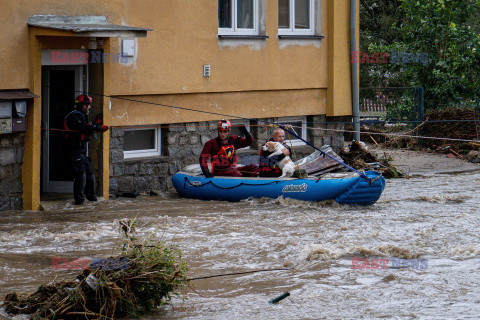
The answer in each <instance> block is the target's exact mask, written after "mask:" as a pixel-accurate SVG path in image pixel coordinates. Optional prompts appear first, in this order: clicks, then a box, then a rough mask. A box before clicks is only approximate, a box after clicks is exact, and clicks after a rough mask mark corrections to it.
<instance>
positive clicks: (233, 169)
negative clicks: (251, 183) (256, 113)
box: [200, 120, 258, 178]
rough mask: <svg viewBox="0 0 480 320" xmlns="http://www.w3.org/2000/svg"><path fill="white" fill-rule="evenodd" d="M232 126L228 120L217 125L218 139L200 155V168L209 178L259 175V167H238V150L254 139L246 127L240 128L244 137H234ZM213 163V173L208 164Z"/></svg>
mask: <svg viewBox="0 0 480 320" xmlns="http://www.w3.org/2000/svg"><path fill="white" fill-rule="evenodd" d="M231 127H232V125H231V124H230V121H228V120H221V121H220V122H219V123H218V124H217V130H218V137H216V138H215V139H212V140H210V141H208V142H207V143H205V146H204V147H203V150H202V153H201V155H200V167H201V168H202V172H203V174H204V175H205V177H207V178H212V177H213V176H233V177H242V176H243V177H255V176H257V175H258V166H257V165H254V164H252V165H248V166H244V167H240V168H239V167H237V153H236V149H240V148H245V147H248V146H250V145H251V144H252V143H253V138H252V136H251V135H250V133H249V132H248V131H247V129H246V128H245V126H244V125H241V126H239V127H238V129H239V130H240V133H241V134H242V135H244V137H240V136H236V135H232V136H230V129H231ZM209 161H210V162H211V163H212V171H213V172H210V170H209V169H208V162H209Z"/></svg>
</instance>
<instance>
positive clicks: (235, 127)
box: [230, 119, 251, 150]
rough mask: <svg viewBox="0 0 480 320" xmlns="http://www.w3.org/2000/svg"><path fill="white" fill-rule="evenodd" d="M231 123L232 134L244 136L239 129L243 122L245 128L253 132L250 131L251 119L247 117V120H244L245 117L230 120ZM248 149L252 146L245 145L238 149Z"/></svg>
mask: <svg viewBox="0 0 480 320" xmlns="http://www.w3.org/2000/svg"><path fill="white" fill-rule="evenodd" d="M230 123H231V124H232V130H231V132H230V134H232V135H237V136H242V137H243V134H242V133H240V130H238V127H239V126H240V125H242V124H243V125H244V126H245V128H247V130H248V132H250V133H251V131H250V120H248V119H245V120H243V119H236V120H230ZM246 149H250V146H248V147H245V148H240V149H238V150H246Z"/></svg>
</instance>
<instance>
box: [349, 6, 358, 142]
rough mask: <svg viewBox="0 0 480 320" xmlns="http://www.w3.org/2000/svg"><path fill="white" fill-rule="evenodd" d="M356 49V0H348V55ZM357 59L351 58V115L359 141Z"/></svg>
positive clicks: (356, 138)
mask: <svg viewBox="0 0 480 320" xmlns="http://www.w3.org/2000/svg"><path fill="white" fill-rule="evenodd" d="M354 51H357V1H356V0H350V55H351V54H352V53H353V52H354ZM357 63H358V61H356V60H353V59H352V117H353V131H354V132H353V140H357V141H360V106H359V92H358V91H359V88H358V64H357Z"/></svg>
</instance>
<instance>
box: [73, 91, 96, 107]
mask: <svg viewBox="0 0 480 320" xmlns="http://www.w3.org/2000/svg"><path fill="white" fill-rule="evenodd" d="M91 103H92V98H91V97H90V96H89V95H86V94H81V95H79V96H78V97H76V98H75V105H76V106H77V107H79V106H81V105H82V104H91Z"/></svg>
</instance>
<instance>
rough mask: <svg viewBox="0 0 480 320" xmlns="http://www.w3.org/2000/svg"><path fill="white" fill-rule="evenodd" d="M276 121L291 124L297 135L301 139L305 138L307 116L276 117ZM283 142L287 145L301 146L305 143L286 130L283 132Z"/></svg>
mask: <svg viewBox="0 0 480 320" xmlns="http://www.w3.org/2000/svg"><path fill="white" fill-rule="evenodd" d="M277 122H278V123H280V124H283V125H291V126H292V127H293V130H295V132H296V133H297V135H298V136H300V137H301V138H302V139H303V140H307V117H285V118H278V119H277ZM285 143H286V144H287V145H288V146H290V145H293V146H301V145H304V144H305V142H303V141H302V140H300V139H298V138H296V137H295V136H293V135H292V134H290V133H288V132H285Z"/></svg>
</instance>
